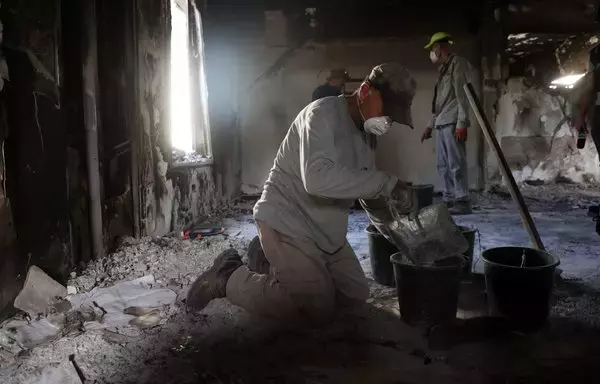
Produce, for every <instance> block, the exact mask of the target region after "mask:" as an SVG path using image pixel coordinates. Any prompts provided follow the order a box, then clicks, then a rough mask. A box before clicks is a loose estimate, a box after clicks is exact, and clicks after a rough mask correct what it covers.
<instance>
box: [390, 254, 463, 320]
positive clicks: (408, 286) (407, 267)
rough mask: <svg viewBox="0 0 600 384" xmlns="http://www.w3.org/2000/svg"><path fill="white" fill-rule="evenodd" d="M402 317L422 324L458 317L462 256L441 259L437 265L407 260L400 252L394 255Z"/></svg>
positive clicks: (393, 261)
mask: <svg viewBox="0 0 600 384" xmlns="http://www.w3.org/2000/svg"><path fill="white" fill-rule="evenodd" d="M391 261H392V265H393V266H394V275H395V277H396V292H397V293H398V303H399V304H400V315H401V316H402V320H403V321H404V322H405V323H407V324H409V325H411V326H418V327H431V326H434V325H443V324H448V323H451V322H452V321H454V320H455V319H456V311H457V309H458V294H459V292H460V280H461V275H462V265H463V258H462V257H451V258H448V259H445V260H441V262H440V263H439V264H438V265H435V266H416V265H412V264H409V263H407V262H405V260H404V259H403V256H402V255H401V254H400V253H395V254H393V255H392V257H391Z"/></svg>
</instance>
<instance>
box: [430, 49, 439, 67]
mask: <svg viewBox="0 0 600 384" xmlns="http://www.w3.org/2000/svg"><path fill="white" fill-rule="evenodd" d="M429 59H430V60H431V62H432V63H433V64H435V63H437V62H438V60H439V59H440V58H439V57H437V55H436V54H435V52H434V51H430V52H429Z"/></svg>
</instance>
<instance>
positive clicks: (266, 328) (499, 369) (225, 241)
mask: <svg viewBox="0 0 600 384" xmlns="http://www.w3.org/2000/svg"><path fill="white" fill-rule="evenodd" d="M536 191H539V190H536ZM580 192H581V191H580ZM540 195H542V196H550V195H551V194H550V193H548V192H547V191H544V192H543V193H541V192H540V193H539V194H538V196H534V195H533V194H531V193H530V194H529V196H533V197H534V199H529V201H530V202H531V203H532V211H533V212H534V218H535V219H536V222H537V223H538V225H539V227H540V232H541V234H542V238H543V239H544V241H545V242H546V244H547V246H548V248H549V249H551V250H552V251H553V252H555V253H557V254H559V255H560V256H561V260H562V262H563V265H562V267H563V269H564V270H565V275H566V277H568V278H570V277H573V278H576V280H572V281H566V282H565V283H563V284H561V285H560V286H558V287H557V289H556V294H555V295H554V299H553V302H554V304H555V305H554V310H553V314H552V317H551V319H550V322H549V325H548V326H547V327H546V328H545V329H544V330H542V331H540V332H539V333H537V334H535V335H529V336H523V335H515V334H506V333H503V332H501V331H498V330H496V329H493V327H492V328H490V326H489V325H485V324H484V325H482V324H480V323H479V322H478V321H479V319H480V318H479V317H478V316H481V315H482V314H484V313H485V309H484V308H485V307H484V304H485V295H484V289H483V285H482V281H481V279H474V280H472V281H465V282H464V283H463V289H462V293H461V295H462V296H461V299H460V309H459V312H458V314H459V318H460V320H459V321H458V322H457V325H456V327H453V328H450V329H441V330H438V331H437V332H435V333H433V334H429V335H427V334H425V332H424V331H420V330H417V329H414V328H410V327H408V326H406V325H404V324H403V323H402V322H401V320H400V316H399V308H398V304H397V300H396V296H395V290H394V289H390V288H386V287H382V286H380V285H377V284H375V283H372V284H371V298H370V299H369V301H368V303H367V304H366V305H365V307H364V308H361V309H357V310H356V311H354V312H352V313H344V314H340V316H339V318H338V319H336V321H335V322H334V323H333V324H332V325H331V326H330V327H327V328H323V329H313V330H294V331H290V330H286V329H282V328H281V327H280V326H276V325H274V324H271V323H269V322H267V321H265V320H263V319H258V318H254V317H252V316H250V315H249V314H247V313H246V312H244V311H243V310H241V309H239V308H236V307H234V306H232V305H231V304H230V303H228V301H227V300H216V301H214V302H213V303H211V304H210V305H209V306H208V307H207V308H206V309H205V310H204V311H202V312H201V313H197V314H188V313H186V311H185V308H184V305H183V303H182V298H183V297H185V292H186V289H187V287H188V286H189V284H190V283H191V282H192V281H193V280H194V278H195V277H196V276H197V275H198V274H199V273H201V272H202V271H204V270H205V269H207V268H208V266H209V265H210V264H211V262H212V260H213V259H214V257H215V256H216V255H217V254H218V253H219V252H221V251H223V250H224V249H227V248H228V247H232V246H233V247H235V248H236V249H238V250H240V253H243V252H244V249H245V247H246V246H247V244H248V243H249V241H250V239H251V238H252V237H253V236H254V235H255V233H256V231H255V228H254V224H253V220H252V219H251V217H249V216H244V215H238V216H235V217H229V218H227V219H225V220H224V225H225V227H226V228H227V231H226V235H225V236H222V235H220V236H215V237H212V238H208V239H203V240H194V241H183V240H178V239H175V238H161V239H143V240H140V241H136V240H126V241H124V242H123V243H122V244H121V246H120V248H119V250H118V251H117V252H115V253H114V254H112V255H111V256H110V257H108V258H106V259H104V260H101V261H97V262H95V263H93V264H91V265H89V266H88V268H87V269H86V270H85V271H83V272H82V273H81V274H79V275H75V276H73V278H72V279H71V281H70V282H69V285H71V286H74V287H76V288H77V290H78V291H79V292H85V291H89V290H91V289H93V288H95V287H110V286H112V285H113V284H115V283H118V282H121V281H130V280H134V279H136V278H139V277H143V276H148V275H152V276H154V281H155V282H154V284H155V285H156V286H157V287H158V288H168V289H171V290H173V291H175V292H176V293H177V294H178V299H177V301H176V302H175V304H173V305H171V306H170V307H169V308H167V309H166V321H165V322H163V323H161V324H160V325H158V326H155V327H151V328H146V329H139V328H136V327H117V328H112V329H102V330H97V331H95V330H88V329H84V330H83V331H82V332H76V333H74V334H69V335H67V336H64V337H61V338H59V339H57V340H55V341H53V342H51V343H47V344H45V345H41V346H38V347H36V348H33V349H31V350H29V351H26V352H23V353H21V354H20V355H18V356H16V357H15V358H14V359H13V360H12V361H11V360H10V359H8V358H6V357H7V356H6V354H0V361H1V362H2V363H0V364H2V367H1V369H0V382H1V383H7V384H9V383H39V380H38V381H35V380H36V379H39V378H40V375H41V372H42V370H43V368H44V367H46V366H65V365H66V366H68V367H71V366H70V365H69V364H73V363H75V364H76V366H77V370H78V372H79V373H80V374H81V375H82V376H83V377H84V378H85V382H89V383H199V382H201V383H204V382H206V383H265V382H272V383H366V382H369V383H517V382H527V383H530V382H540V383H542V382H543V383H562V382H566V381H567V380H569V381H572V382H581V383H584V382H585V383H587V382H598V378H599V377H598V376H600V375H599V374H598V369H597V362H596V360H597V359H596V356H597V355H598V354H599V353H600V332H599V331H598V329H597V328H596V327H597V325H598V324H599V320H600V306H599V305H598V303H599V302H600V294H598V292H597V291H596V290H595V287H596V286H597V285H598V284H596V283H597V280H600V279H599V278H598V271H599V269H600V268H599V266H600V262H599V261H598V260H597V258H596V257H595V256H596V254H598V252H597V251H598V250H599V249H598V245H597V244H599V243H598V240H600V239H599V238H598V235H596V234H595V232H594V225H593V223H591V221H590V220H589V218H587V217H586V216H585V210H584V209H582V207H583V206H585V205H586V204H587V203H589V202H591V201H593V199H595V198H596V197H597V195H594V194H593V193H592V194H591V196H588V195H586V194H583V193H580V194H579V195H576V194H574V193H573V191H567V193H565V194H564V195H561V193H559V192H557V193H556V196H558V197H557V198H556V199H551V200H548V199H546V200H544V199H542V198H540ZM561 196H562V197H561ZM574 196H575V197H574ZM476 198H477V200H476V201H477V205H478V206H479V210H477V211H476V214H474V215H472V216H465V217H461V218H458V219H457V221H458V222H459V223H460V224H466V225H471V226H474V227H477V228H478V229H479V231H480V233H481V243H482V248H487V247H491V246H497V245H506V244H527V238H526V234H525V231H524V230H523V229H522V228H521V226H520V222H519V217H518V214H517V212H516V211H515V210H514V208H513V205H512V203H511V202H510V201H506V199H505V198H503V197H502V195H500V196H498V194H493V195H479V196H476ZM586 199H587V200H586ZM576 203H577V204H580V205H581V206H582V207H578V208H577V209H574V208H573V207H574V206H575V204H576ZM549 207H551V209H550V208H549ZM565 223H566V224H565ZM367 224H368V223H367V219H366V216H365V215H364V214H363V213H362V212H360V211H357V212H354V213H353V214H352V215H351V219H350V223H349V235H348V239H349V241H350V243H351V245H352V246H353V247H354V249H355V251H356V253H357V256H358V257H359V259H361V263H362V265H363V267H365V270H366V271H367V274H368V275H370V271H369V269H370V268H369V260H368V247H367V237H366V235H365V234H364V229H365V228H366V226H367ZM569 250H571V251H569ZM494 336H495V337H494ZM3 357H5V358H6V359H5V360H2V358H3ZM73 366H74V365H73Z"/></svg>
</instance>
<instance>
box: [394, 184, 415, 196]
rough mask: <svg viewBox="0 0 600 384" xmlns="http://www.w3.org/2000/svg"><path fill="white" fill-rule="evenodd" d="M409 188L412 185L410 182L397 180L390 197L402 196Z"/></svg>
mask: <svg viewBox="0 0 600 384" xmlns="http://www.w3.org/2000/svg"><path fill="white" fill-rule="evenodd" d="M411 186H412V183H411V182H410V181H402V180H398V182H397V183H396V186H395V187H394V189H393V190H392V197H398V196H402V195H403V194H404V193H406V190H407V189H410V187H411Z"/></svg>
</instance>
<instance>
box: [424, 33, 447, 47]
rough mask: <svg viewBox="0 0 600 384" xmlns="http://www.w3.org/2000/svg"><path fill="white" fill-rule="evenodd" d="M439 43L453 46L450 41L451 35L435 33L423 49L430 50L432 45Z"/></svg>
mask: <svg viewBox="0 0 600 384" xmlns="http://www.w3.org/2000/svg"><path fill="white" fill-rule="evenodd" d="M440 42H444V43H449V44H454V41H452V35H451V34H449V33H448V32H436V33H434V34H433V35H432V36H431V39H430V40H429V44H427V45H426V46H425V49H431V47H433V44H435V43H440Z"/></svg>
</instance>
